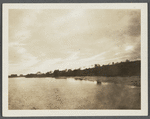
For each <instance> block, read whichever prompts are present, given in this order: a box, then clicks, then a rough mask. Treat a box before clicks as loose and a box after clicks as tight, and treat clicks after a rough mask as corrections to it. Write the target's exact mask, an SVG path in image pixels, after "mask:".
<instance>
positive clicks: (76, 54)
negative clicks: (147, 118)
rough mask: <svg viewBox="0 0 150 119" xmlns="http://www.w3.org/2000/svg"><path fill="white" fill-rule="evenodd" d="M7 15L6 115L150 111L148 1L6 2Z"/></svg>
mask: <svg viewBox="0 0 150 119" xmlns="http://www.w3.org/2000/svg"><path fill="white" fill-rule="evenodd" d="M3 12H4V13H3V33H5V35H4V36H3V46H4V50H3V61H4V62H3V114H4V115H6V116H13V114H14V116H17V115H18V116H19V111H20V115H21V111H27V112H26V113H25V115H26V116H27V115H29V114H31V115H32V114H33V115H36V114H35V113H39V112H40V111H42V112H43V113H44V114H43V116H44V115H46V116H51V115H53V116H54V115H55V116H56V115H59V114H60V115H64V114H65V115H67V114H66V113H67V111H68V110H69V111H70V114H68V115H80V114H78V113H80V112H81V115H84V114H85V113H90V111H91V114H89V115H93V116H94V114H95V116H96V115H99V116H101V115H104V114H102V112H101V111H104V113H105V115H109V114H108V112H109V110H110V111H113V112H110V115H113V114H114V115H117V114H119V113H117V111H122V113H123V111H124V113H125V112H126V113H125V114H126V115H128V114H129V115H138V114H139V115H140V114H141V115H142V114H145V115H146V114H147V110H148V107H147V105H148V103H147V99H148V97H147V94H148V93H147V90H148V89H147V84H148V79H147V76H148V74H147V48H148V47H147V44H146V43H147V4H146V3H145V4H144V3H143V4H140V3H139V4H131V3H129V4H123V3H122V4H113V5H111V4H109V5H108V4H105V5H104V4H3ZM145 18H146V19H145ZM4 24H5V25H4ZM4 52H5V53H4ZM4 66H6V67H4ZM4 110H5V111H4ZM6 110H7V111H6ZM53 111H54V113H55V114H53ZM63 111H65V112H63ZM69 111H68V113H69ZM73 111H74V112H73ZM94 111H95V112H94ZM17 112H18V113H17ZM32 112H33V113H32ZM128 112H129V113H128ZM22 113H23V112H22ZM22 115H23V114H22ZM39 115H42V113H41V112H40V113H39ZM81 115H80V116H81ZM86 115H88V114H86ZM86 115H84V116H86ZM37 116H38V114H37Z"/></svg>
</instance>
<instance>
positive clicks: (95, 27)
mask: <svg viewBox="0 0 150 119" xmlns="http://www.w3.org/2000/svg"><path fill="white" fill-rule="evenodd" d="M8 47H9V74H28V73H36V72H38V71H40V72H42V73H46V72H49V71H54V70H55V69H59V70H64V69H76V68H81V69H83V68H89V67H92V66H93V65H94V64H100V65H104V64H111V63H112V62H121V61H125V60H126V59H128V60H131V61H133V60H140V59H141V53H140V51H141V12H140V10H135V9H134V10H133V9H132V10H131V9H122V10H121V9H116V10H114V9H107V10H106V9H36V10H35V9H10V10H9V46H8Z"/></svg>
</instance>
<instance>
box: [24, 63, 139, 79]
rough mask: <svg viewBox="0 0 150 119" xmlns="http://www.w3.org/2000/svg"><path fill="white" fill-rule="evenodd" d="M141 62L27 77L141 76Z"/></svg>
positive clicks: (28, 75)
mask: <svg viewBox="0 0 150 119" xmlns="http://www.w3.org/2000/svg"><path fill="white" fill-rule="evenodd" d="M140 69H141V61H129V60H126V62H120V63H112V64H111V65H103V66H100V65H99V64H95V66H94V67H93V68H86V69H84V70H81V69H80V68H79V69H74V70H71V69H68V70H67V69H66V70H62V71H60V70H54V72H53V73H52V72H51V71H50V72H47V73H40V72H38V73H36V74H27V75H25V77H59V76H68V77H69V76H140V75H141V73H140V72H141V70H140Z"/></svg>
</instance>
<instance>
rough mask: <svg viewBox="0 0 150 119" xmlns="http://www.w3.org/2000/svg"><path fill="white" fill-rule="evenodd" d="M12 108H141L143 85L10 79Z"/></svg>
mask: <svg viewBox="0 0 150 119" xmlns="http://www.w3.org/2000/svg"><path fill="white" fill-rule="evenodd" d="M8 99H9V102H8V103H9V105H8V108H9V109H10V110H49V109H140V108H141V88H140V87H138V86H133V85H125V84H116V83H113V82H101V83H100V84H97V82H96V81H88V80H75V79H74V78H66V79H64V78H63V79H61V78H59V79H55V78H10V79H9V98H8Z"/></svg>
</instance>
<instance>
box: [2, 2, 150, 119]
mask: <svg viewBox="0 0 150 119" xmlns="http://www.w3.org/2000/svg"><path fill="white" fill-rule="evenodd" d="M147 6H148V4H147V3H69V4H68V3H67V4H66V3H58V4H57V3H42V4H41V3H36V4H35V3H29V4H26V3H8V4H7V3H4V4H3V6H2V7H3V8H2V42H3V46H2V53H3V55H2V57H3V58H2V62H3V63H2V87H3V88H2V109H3V111H2V115H3V116H4V117H25V116H28V117H29V116H30V117H32V116H147V115H148V12H147V11H148V8H147ZM9 9H140V10H141V110H8V26H9V24H8V14H9Z"/></svg>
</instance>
